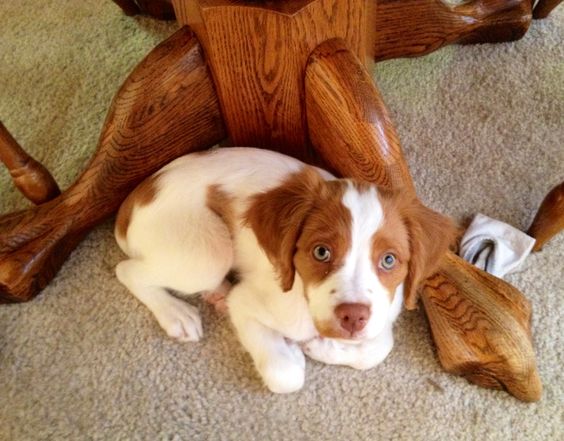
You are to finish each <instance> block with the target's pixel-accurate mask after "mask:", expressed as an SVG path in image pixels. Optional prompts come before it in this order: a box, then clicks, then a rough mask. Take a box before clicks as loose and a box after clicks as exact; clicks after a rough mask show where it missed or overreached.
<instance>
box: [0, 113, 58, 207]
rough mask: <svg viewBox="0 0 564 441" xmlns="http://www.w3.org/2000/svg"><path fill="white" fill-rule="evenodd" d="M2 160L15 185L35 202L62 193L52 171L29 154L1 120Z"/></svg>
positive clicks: (0, 153)
mask: <svg viewBox="0 0 564 441" xmlns="http://www.w3.org/2000/svg"><path fill="white" fill-rule="evenodd" d="M0 161H2V162H3V163H4V165H5V166H6V167H7V168H8V171H9V172H10V175H11V176H12V179H13V181H14V185H15V186H16V188H17V189H18V190H20V191H21V192H22V194H23V195H24V196H25V197H26V198H28V199H29V200H30V201H31V202H33V203H34V204H42V203H44V202H47V201H49V200H51V199H53V198H54V197H56V196H58V195H59V194H61V190H59V186H58V185H57V183H56V182H55V180H54V179H53V176H51V173H49V171H48V170H47V169H46V168H45V167H44V166H43V165H42V164H41V163H39V162H37V161H36V160H35V159H33V158H32V157H31V156H29V155H28V154H27V153H26V152H25V151H24V150H23V149H22V148H21V147H20V145H19V144H18V143H17V141H16V140H15V139H14V138H13V137H12V135H11V134H10V132H8V129H6V127H4V124H2V121H0Z"/></svg>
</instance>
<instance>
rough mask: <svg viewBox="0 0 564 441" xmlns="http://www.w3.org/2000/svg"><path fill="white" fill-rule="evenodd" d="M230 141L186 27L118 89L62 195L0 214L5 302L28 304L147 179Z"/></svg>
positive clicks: (0, 295)
mask: <svg viewBox="0 0 564 441" xmlns="http://www.w3.org/2000/svg"><path fill="white" fill-rule="evenodd" d="M223 138H225V130H224V127H223V119H222V117H221V113H220V110H219V104H218V100H217V96H216V93H215V89H214V86H213V82H212V80H211V77H210V74H209V72H208V69H207V66H206V63H205V62H204V60H203V58H202V50H201V48H200V45H199V43H198V41H197V39H196V37H195V36H194V35H193V34H192V32H191V31H190V30H189V28H188V27H184V28H182V29H180V30H179V31H177V32H176V33H175V34H173V35H172V36H171V37H170V38H168V39H167V40H165V41H164V42H163V43H161V44H160V45H159V46H157V47H156V48H155V49H154V50H153V51H151V52H150V53H149V54H148V56H147V57H146V58H145V59H144V60H143V61H142V62H141V63H140V64H139V65H138V66H137V67H136V68H135V70H134V71H133V72H132V73H131V74H130V75H129V77H128V78H127V80H126V81H125V82H124V84H123V85H122V87H121V88H120V90H119V91H118V93H117V94H116V96H115V98H114V100H113V103H112V106H111V108H110V111H109V113H108V117H107V119H106V122H105V125H104V128H103V130H102V135H101V137H100V142H99V145H98V151H97V153H96V154H95V156H94V157H93V159H92V160H91V161H90V163H89V165H88V167H87V168H86V170H85V171H84V172H83V173H82V175H81V176H80V177H79V178H78V179H77V181H76V182H75V183H74V184H73V185H72V186H71V187H70V188H69V189H68V190H66V191H65V192H63V193H62V194H61V195H60V196H58V197H57V198H55V199H53V200H51V201H49V202H47V203H45V204H43V205H40V206H38V207H35V208H32V209H30V210H27V211H23V212H20V213H14V214H9V215H5V216H2V217H0V301H3V302H14V301H25V300H28V299H30V298H31V297H33V296H34V295H35V294H37V293H38V292H39V290H41V289H42V288H43V287H44V286H45V285H46V284H47V283H48V282H49V281H50V280H51V279H52V278H53V277H54V275H55V274H56V272H57V271H58V269H59V268H60V266H61V265H62V263H63V262H64V260H65V259H66V257H67V256H68V255H69V254H70V252H71V251H72V250H73V249H74V247H75V246H76V245H77V244H78V243H79V242H80V240H81V239H82V238H83V237H84V235H85V234H86V233H87V232H88V230H89V229H90V228H92V227H93V226H94V225H96V224H97V223H99V222H101V221H102V220H103V219H105V218H107V217H108V216H110V215H111V214H112V213H113V212H114V211H115V210H116V209H117V208H118V206H119V204H120V203H121V202H122V201H123V199H124V198H125V197H126V196H127V194H128V193H129V192H130V191H131V190H132V189H133V188H134V187H135V185H137V184H138V183H139V182H140V181H141V180H142V179H144V178H145V177H146V176H148V175H149V174H151V173H153V172H154V171H156V170H157V169H159V168H160V167H162V166H163V165H164V164H166V163H167V162H170V161H171V160H173V159H175V158H177V157H178V156H181V155H183V154H185V153H188V152H190V151H195V150H201V149H203V148H206V147H209V146H211V145H213V144H215V143H217V142H218V141H220V140H222V139H223Z"/></svg>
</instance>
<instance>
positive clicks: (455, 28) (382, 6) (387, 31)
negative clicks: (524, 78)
mask: <svg viewBox="0 0 564 441" xmlns="http://www.w3.org/2000/svg"><path fill="white" fill-rule="evenodd" d="M374 2H375V3H376V7H375V8H373V9H371V11H372V12H371V13H372V16H371V17H370V18H369V25H368V26H369V27H368V31H369V32H370V33H371V35H372V37H371V38H370V40H371V42H372V44H373V46H372V50H373V57H374V59H375V60H386V59H390V58H398V57H413V56H420V55H425V54H428V53H430V52H432V51H435V50H437V49H439V48H441V47H443V46H445V45H448V44H452V43H486V42H489V43H494V42H501V41H512V40H517V39H519V38H521V37H522V36H523V35H524V34H525V33H526V32H527V30H528V28H529V25H530V22H531V16H532V12H531V3H532V2H531V0H471V1H466V2H463V3H462V4H459V5H449V4H448V3H446V2H443V1H441V0H375V1H374Z"/></svg>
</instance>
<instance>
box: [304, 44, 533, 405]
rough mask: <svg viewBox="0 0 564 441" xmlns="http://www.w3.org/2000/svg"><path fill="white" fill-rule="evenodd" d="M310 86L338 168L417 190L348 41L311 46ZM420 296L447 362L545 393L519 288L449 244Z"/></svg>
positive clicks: (329, 158)
mask: <svg viewBox="0 0 564 441" xmlns="http://www.w3.org/2000/svg"><path fill="white" fill-rule="evenodd" d="M353 85H356V87H353ZM305 92H306V114H307V122H308V127H309V134H310V139H311V142H312V143H313V145H314V146H315V149H316V151H317V152H319V153H320V155H321V157H322V159H323V160H325V161H326V162H327V163H328V164H329V165H330V166H331V168H332V169H333V170H336V171H337V172H338V173H339V174H340V175H343V176H354V177H356V178H359V179H364V180H367V181H371V182H375V183H377V184H379V185H382V186H385V187H388V188H392V189H402V191H410V192H412V191H414V190H413V183H412V180H411V176H410V175H409V172H408V168H407V165H406V163H405V159H404V157H403V153H402V150H401V147H400V143H399V140H398V137H397V134H396V132H395V129H394V127H393V124H392V122H391V120H390V118H389V116H388V113H387V111H386V109H385V106H384V103H383V101H382V99H381V97H380V95H379V93H378V90H377V89H376V87H375V85H374V83H373V82H372V79H371V78H370V75H369V74H368V72H367V71H366V69H364V67H363V66H362V64H361V63H360V61H359V60H358V59H357V58H356V57H355V56H354V55H353V54H352V52H351V51H349V50H348V49H347V47H346V43H345V42H344V41H342V40H331V41H327V42H325V43H323V44H322V45H320V46H319V47H318V48H317V49H316V50H315V51H314V52H313V53H312V55H311V57H310V61H309V63H308V68H307V72H306V77H305ZM421 297H422V299H423V305H424V307H425V311H426V313H427V316H428V319H429V323H430V327H431V332H432V335H433V338H434V341H435V344H436V346H437V351H438V355H439V360H440V361H441V364H442V365H443V367H444V368H445V370H447V371H448V372H452V373H455V374H459V375H463V376H464V377H466V378H467V379H469V380H470V381H472V382H474V383H476V384H478V385H480V386H483V387H494V388H504V389H507V391H508V392H510V393H511V394H513V395H514V396H515V397H517V398H519V399H521V400H524V401H536V400H538V399H539V398H540V395H541V391H542V385H541V382H540V379H539V376H538V372H537V369H536V364H535V355H534V351H533V349H532V342H531V335H530V304H529V302H528V301H527V300H526V299H525V297H524V296H523V295H522V294H521V293H520V292H519V291H518V290H517V289H515V288H513V287H512V286H511V285H509V284H507V283H505V282H503V281H502V280H499V279H497V278H496V277H494V276H492V275H490V274H487V273H485V272H484V271H481V270H479V269H478V268H476V267H473V266H472V265H470V264H468V263H466V262H464V261H463V260H462V259H460V258H459V257H457V256H455V255H454V254H453V253H451V252H447V255H446V257H445V259H444V261H443V262H442V263H441V266H440V269H439V273H438V275H436V276H434V277H432V278H430V279H429V280H428V281H426V282H425V283H424V286H423V289H422V291H421Z"/></svg>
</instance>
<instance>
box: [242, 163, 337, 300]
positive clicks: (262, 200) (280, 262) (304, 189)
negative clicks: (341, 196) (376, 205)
mask: <svg viewBox="0 0 564 441" xmlns="http://www.w3.org/2000/svg"><path fill="white" fill-rule="evenodd" d="M324 191H326V182H325V181H324V180H323V178H322V177H321V176H320V175H319V173H318V172H317V171H316V170H315V169H314V168H312V167H304V168H303V170H301V171H300V172H297V173H293V174H292V175H290V176H289V177H288V178H287V179H286V180H285V181H284V182H283V183H282V184H281V185H279V186H278V187H275V188H273V189H271V190H269V191H267V192H265V193H261V194H258V195H256V196H255V197H254V198H253V199H252V200H251V203H250V205H249V209H248V210H247V212H246V213H245V216H244V219H245V223H246V224H247V225H249V227H250V228H252V230H253V231H254V233H255V235H256V237H257V240H258V242H259V244H260V246H261V247H262V248H263V250H264V251H265V253H266V255H267V256H268V258H269V259H270V261H271V262H272V264H273V265H274V267H275V268H276V270H277V272H278V275H279V277H280V285H281V286H282V289H283V290H284V291H289V290H290V289H291V288H292V286H293V283H294V274H295V268H294V261H293V260H294V254H295V250H296V242H297V240H298V237H299V236H300V234H301V231H302V228H303V224H304V220H305V219H306V217H307V216H308V214H309V212H310V211H311V209H312V208H313V206H314V204H315V202H316V201H317V200H318V198H319V195H320V194H321V193H323V192H324Z"/></svg>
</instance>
